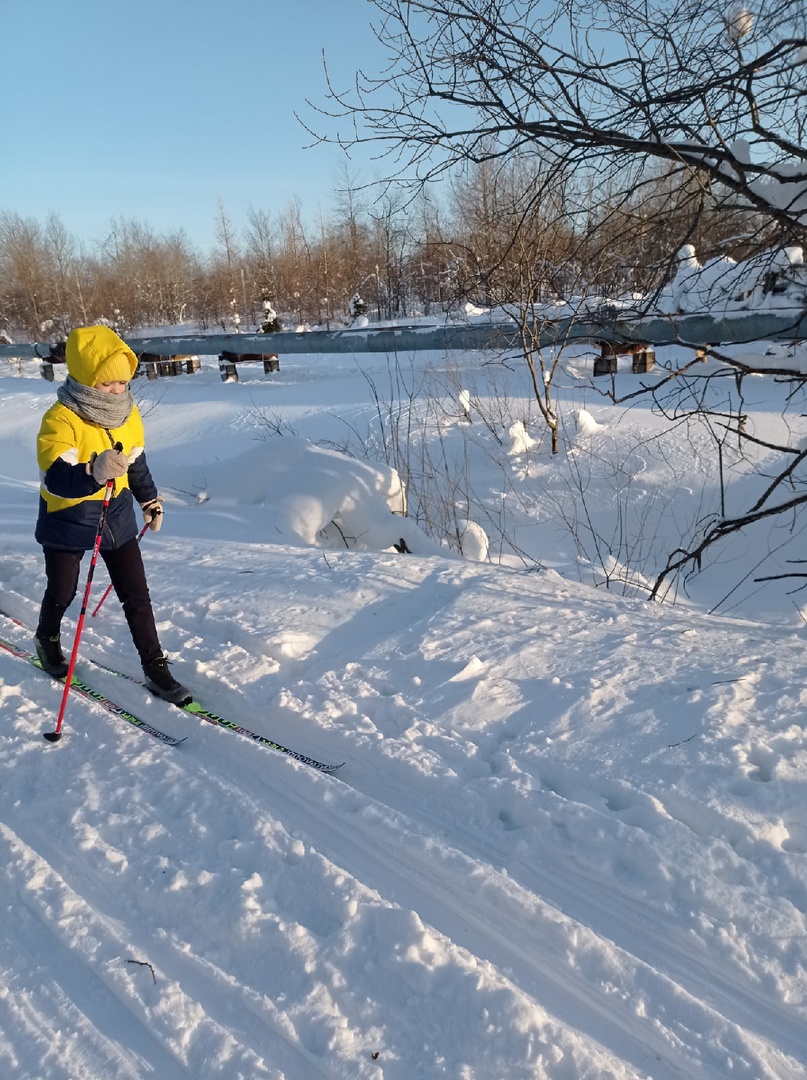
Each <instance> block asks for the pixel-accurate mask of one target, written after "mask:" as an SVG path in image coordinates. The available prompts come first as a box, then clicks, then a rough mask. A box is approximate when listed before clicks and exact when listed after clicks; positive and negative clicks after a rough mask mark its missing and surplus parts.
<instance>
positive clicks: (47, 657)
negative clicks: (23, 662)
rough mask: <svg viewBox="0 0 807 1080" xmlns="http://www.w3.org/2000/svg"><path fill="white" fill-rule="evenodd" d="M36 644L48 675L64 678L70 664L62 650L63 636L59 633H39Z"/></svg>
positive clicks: (35, 640) (43, 668)
mask: <svg viewBox="0 0 807 1080" xmlns="http://www.w3.org/2000/svg"><path fill="white" fill-rule="evenodd" d="M34 645H35V646H36V655H37V656H38V657H39V662H40V664H41V665H42V670H43V671H47V673H48V675H52V676H53V677H54V679H63V678H64V677H65V675H66V674H67V669H68V667H69V666H70V665H69V664H68V663H67V660H66V659H65V655H64V653H63V652H62V642H61V636H60V635H59V634H57V635H56V636H55V637H39V635H37V636H36V637H35V638H34Z"/></svg>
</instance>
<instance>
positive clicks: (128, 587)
mask: <svg viewBox="0 0 807 1080" xmlns="http://www.w3.org/2000/svg"><path fill="white" fill-rule="evenodd" d="M42 550H43V552H44V553H45V576H46V578H47V586H46V588H45V595H44V596H43V598H42V607H41V609H40V612H39V624H38V625H37V630H36V633H37V637H56V635H57V634H58V633H59V628H60V627H61V625H62V616H63V615H64V613H65V611H67V609H68V608H69V607H70V605H71V603H72V602H73V599H74V597H75V595H76V592H77V591H78V575H79V569H80V567H81V560H82V558H83V557H84V554H85V553H84V552H83V551H63V550H62V549H61V548H53V547H43V548H42ZM101 558H102V559H103V560H104V562H105V563H106V567H107V570H108V571H109V578H110V581H111V582H112V586H113V588H114V589H115V593H116V595H117V597H118V599H119V600H120V602H121V604H122V605H123V614H124V616H125V618H126V622H127V623H128V624H129V630H130V632H131V634H132V641H134V645H135V648H136V649H137V652H138V654H139V656H140V660H141V663H143V664H148V663H151V661H152V660H156V659H157V658H158V657H160V656H162V655H163V651H162V648H161V646H160V641H159V638H158V637H157V627H156V626H155V625H154V612H153V611H152V608H151V598H150V597H149V590H148V585H147V583H146V570H145V567H144V566H143V556H142V555H141V553H140V544H139V543H138V541H137V537H132V539H131V540H129V541H127V542H126V543H125V544H122V545H121V546H120V547H119V548H111V549H110V550H109V551H104V549H103V548H102V549H101Z"/></svg>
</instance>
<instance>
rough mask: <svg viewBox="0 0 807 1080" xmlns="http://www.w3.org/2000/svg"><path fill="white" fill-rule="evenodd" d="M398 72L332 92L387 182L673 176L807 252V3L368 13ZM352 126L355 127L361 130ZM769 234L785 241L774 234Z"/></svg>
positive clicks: (384, 7) (445, 1) (336, 112)
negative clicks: (473, 169) (485, 165)
mask: <svg viewBox="0 0 807 1080" xmlns="http://www.w3.org/2000/svg"><path fill="white" fill-rule="evenodd" d="M371 3H372V5H373V6H374V7H375V8H376V9H377V10H378V12H379V14H380V16H381V19H380V21H379V23H378V26H377V29H376V34H377V37H378V38H379V41H380V42H381V44H382V46H383V47H384V48H385V50H386V52H387V54H388V57H389V63H388V65H387V66H386V67H385V69H384V71H383V73H382V74H380V75H378V76H373V75H368V74H364V73H360V74H359V77H358V79H357V82H356V86H355V91H354V92H353V93H350V94H343V93H340V92H338V91H337V90H336V89H335V88H333V87H331V90H330V100H331V105H332V106H333V108H332V109H331V115H332V116H334V117H339V116H341V117H344V118H347V119H348V120H349V121H350V124H351V126H350V127H349V129H348V131H347V133H344V132H337V133H336V135H335V136H334V137H335V138H336V139H337V140H338V141H339V142H340V143H341V144H342V145H343V146H345V147H347V148H349V147H350V146H352V145H355V143H356V142H362V141H373V142H379V143H381V144H382V146H383V147H384V148H385V149H386V152H387V155H388V159H389V161H390V162H391V165H392V168H391V172H390V175H394V177H396V178H399V179H404V180H409V181H416V182H423V181H426V180H429V179H432V178H434V177H436V176H439V175H442V174H443V173H444V172H445V171H446V170H449V169H452V168H453V167H454V166H455V165H456V164H457V163H459V162H463V161H473V162H481V161H485V160H493V159H497V158H503V157H512V156H513V155H520V156H537V157H539V158H541V159H546V158H547V156H548V155H549V154H556V155H558V156H560V157H562V158H563V160H564V162H565V163H566V166H567V167H569V166H571V167H572V168H574V169H575V170H576V171H578V172H582V173H590V172H592V171H594V172H595V173H596V174H597V175H598V176H599V177H600V178H601V179H602V178H608V179H609V180H610V179H611V178H613V177H614V176H618V174H619V171H620V170H621V169H623V168H625V167H626V166H627V167H629V168H630V169H631V171H632V172H633V171H634V170H635V168H636V163H637V162H638V161H641V160H645V161H665V162H668V163H669V164H670V165H671V166H672V167H673V168H674V169H675V170H680V171H681V172H682V173H685V174H687V175H692V176H695V177H697V178H698V180H699V182H700V183H701V184H704V185H716V186H717V187H719V188H720V189H721V190H724V191H726V192H728V193H732V194H733V195H734V196H736V197H737V198H739V199H740V200H741V203H742V205H743V206H745V207H748V208H749V209H755V210H757V211H759V212H761V213H762V214H763V215H764V217H765V219H766V220H767V221H769V222H770V224H771V226H772V227H774V226H775V229H776V231H777V232H778V234H779V235H780V236H783V237H787V238H788V239H789V240H791V241H793V242H795V241H797V240H799V239H801V238H803V237H804V232H805V227H807V226H805V221H804V215H805V212H807V206H805V205H804V196H803V195H802V194H801V189H800V188H799V187H798V185H794V184H793V180H794V179H796V178H797V176H796V177H794V172H793V169H794V167H795V169H796V170H797V173H798V172H799V170H800V175H801V176H802V178H803V175H804V171H805V170H807V148H805V142H806V140H805V126H806V125H807V110H806V109H805V97H804V92H803V75H804V64H805V53H804V50H805V49H807V15H806V14H805V8H804V4H803V3H802V0H772V2H767V3H765V4H761V5H760V6H759V9H758V10H752V9H750V8H749V9H748V10H746V9H744V8H741V7H734V8H733V9H732V8H730V7H726V9H725V10H721V8H720V7H719V6H715V5H714V3H713V2H712V0H690V2H689V3H686V4H680V5H675V6H674V7H673V8H672V10H671V9H670V6H669V5H668V4H667V3H666V2H663V3H659V2H657V3H642V2H639V0H582V2H578V0H559V2H558V3H556V4H554V5H552V6H548V5H547V4H546V3H545V2H544V0H371ZM353 125H356V126H355V127H354V126H353ZM769 232H772V230H769Z"/></svg>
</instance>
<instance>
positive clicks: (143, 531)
mask: <svg viewBox="0 0 807 1080" xmlns="http://www.w3.org/2000/svg"><path fill="white" fill-rule="evenodd" d="M148 527H149V523H148V522H146V524H145V525H144V526H143V528H142V529H141V530H140V532H139V534H138V537H137V542H138V544H139V543H140V541H141V540H142V539H143V537H144V536H145V535H146V529H147V528H148ZM111 592H112V582H111V581H110V583H109V584H108V585H107V587H106V590H105V592H104V595H103V596H102V597H101V599H100V600H99V601H98V603H97V604H96V605H95V611H93V612H92V617H93V618H95V616H96V615H97V614H98V612H99V611H100V610H101V605H102V604H103V602H104V600H106V598H107V597H108V596H109V594H110V593H111Z"/></svg>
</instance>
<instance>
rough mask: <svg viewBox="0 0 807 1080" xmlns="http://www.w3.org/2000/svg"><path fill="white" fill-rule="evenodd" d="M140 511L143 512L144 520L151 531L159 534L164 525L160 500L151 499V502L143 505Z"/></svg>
mask: <svg viewBox="0 0 807 1080" xmlns="http://www.w3.org/2000/svg"><path fill="white" fill-rule="evenodd" d="M140 509H141V510H142V511H143V520H144V521H145V523H146V524H147V525H148V527H149V528H150V529H151V531H152V532H159V531H160V526H161V525H162V523H163V504H162V502H161V501H160V500H159V499H151V500H150V501H149V502H145V503H141V504H140Z"/></svg>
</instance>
